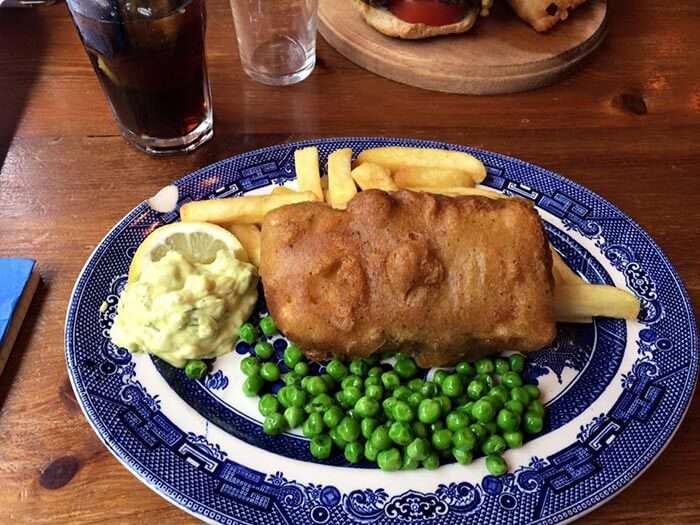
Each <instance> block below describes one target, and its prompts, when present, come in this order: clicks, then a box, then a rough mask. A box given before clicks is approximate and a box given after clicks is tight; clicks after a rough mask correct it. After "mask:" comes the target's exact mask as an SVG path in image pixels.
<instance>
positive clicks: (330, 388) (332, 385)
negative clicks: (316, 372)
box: [318, 374, 337, 392]
mask: <svg viewBox="0 0 700 525" xmlns="http://www.w3.org/2000/svg"><path fill="white" fill-rule="evenodd" d="M318 377H320V378H321V379H322V380H323V382H324V383H326V387H327V390H326V392H335V390H336V386H337V384H336V382H335V379H333V378H332V377H331V376H329V375H328V374H321V375H320V376H318Z"/></svg>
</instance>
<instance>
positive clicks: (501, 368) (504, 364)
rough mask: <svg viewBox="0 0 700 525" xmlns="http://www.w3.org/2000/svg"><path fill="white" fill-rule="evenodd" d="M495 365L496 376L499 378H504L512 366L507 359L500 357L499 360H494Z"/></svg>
mask: <svg viewBox="0 0 700 525" xmlns="http://www.w3.org/2000/svg"><path fill="white" fill-rule="evenodd" d="M493 364H494V368H495V369H496V374H498V375H499V376H502V375H503V374H505V373H506V372H509V371H510V365H509V364H508V360H507V359H503V358H501V357H499V358H498V359H496V360H494V362H493Z"/></svg>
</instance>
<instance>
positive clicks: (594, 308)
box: [554, 284, 640, 322]
mask: <svg viewBox="0 0 700 525" xmlns="http://www.w3.org/2000/svg"><path fill="white" fill-rule="evenodd" d="M639 309H640V302H639V299H637V298H636V297H635V296H634V295H632V294H631V293H629V292H628V291H626V290H622V289H621V288H615V287H614V286H607V285H601V284H575V285H569V284H564V285H561V286H555V287H554V315H555V317H556V319H557V320H560V319H561V320H567V321H569V322H570V320H572V319H584V318H588V317H612V318H615V319H629V320H635V319H637V316H638V315H639Z"/></svg>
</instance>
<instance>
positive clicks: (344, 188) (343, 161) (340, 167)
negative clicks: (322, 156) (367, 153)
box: [328, 148, 357, 210]
mask: <svg viewBox="0 0 700 525" xmlns="http://www.w3.org/2000/svg"><path fill="white" fill-rule="evenodd" d="M351 159H352V150H351V149H350V148H344V149H339V150H336V151H334V152H333V153H331V154H330V155H329V156H328V197H329V200H328V202H329V203H330V205H331V206H332V207H333V208H336V209H339V210H344V209H345V208H346V207H347V205H348V201H349V200H350V199H352V198H353V197H354V196H355V194H356V193H357V188H356V187H355V182H354V181H353V180H352V176H351V175H350V161H351Z"/></svg>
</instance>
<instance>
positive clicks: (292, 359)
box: [282, 345, 304, 368]
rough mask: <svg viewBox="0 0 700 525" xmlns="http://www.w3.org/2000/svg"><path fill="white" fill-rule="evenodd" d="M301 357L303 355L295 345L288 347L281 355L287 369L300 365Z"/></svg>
mask: <svg viewBox="0 0 700 525" xmlns="http://www.w3.org/2000/svg"><path fill="white" fill-rule="evenodd" d="M303 357H304V354H302V352H301V350H300V349H299V347H298V346H297V345H289V346H288V347H287V348H285V350H284V352H283V353H282V359H283V360H284V364H285V365H287V366H288V367H289V368H294V367H295V366H296V365H297V364H298V363H301V362H302V358H303Z"/></svg>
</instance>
